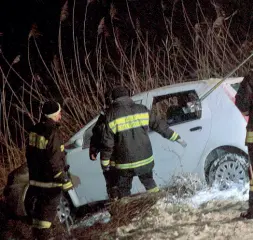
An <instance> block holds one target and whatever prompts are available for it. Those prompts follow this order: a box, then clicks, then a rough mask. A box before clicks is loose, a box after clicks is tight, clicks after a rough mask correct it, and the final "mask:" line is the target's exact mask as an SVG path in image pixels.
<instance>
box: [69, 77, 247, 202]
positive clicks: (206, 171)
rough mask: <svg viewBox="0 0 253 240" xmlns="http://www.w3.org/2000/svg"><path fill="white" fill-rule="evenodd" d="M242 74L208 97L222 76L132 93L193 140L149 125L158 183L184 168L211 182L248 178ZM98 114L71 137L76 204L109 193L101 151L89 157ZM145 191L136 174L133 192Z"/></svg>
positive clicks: (73, 195) (179, 172)
mask: <svg viewBox="0 0 253 240" xmlns="http://www.w3.org/2000/svg"><path fill="white" fill-rule="evenodd" d="M242 79H243V78H230V79H227V80H226V81H224V82H223V83H222V84H221V85H220V86H219V87H218V88H216V89H215V90H214V91H213V92H212V93H211V94H210V95H208V96H207V97H206V98H205V99H203V101H200V98H201V97H202V96H204V94H205V93H207V92H208V91H209V90H210V89H211V88H212V87H214V86H215V84H217V83H218V82H219V81H220V79H208V80H201V81H194V82H187V83H179V84H174V85H170V86H165V87H162V88H158V89H154V90H151V91H147V92H143V93H140V94H137V95H135V96H133V97H132V99H133V100H134V102H136V103H141V104H143V105H145V106H146V107H147V108H148V109H150V110H151V111H154V112H155V113H156V114H158V115H160V116H161V117H163V118H166V119H167V120H168V124H169V125H170V127H171V128H172V129H173V130H174V131H176V132H177V133H179V134H180V136H181V137H182V139H184V140H185V141H186V142H187V144H188V145H187V147H186V148H182V146H181V145H179V144H178V143H175V142H171V141H169V140H167V139H165V138H163V137H162V136H160V135H159V134H158V133H156V132H153V131H150V133H149V136H150V139H151V142H152V147H153V152H154V157H155V167H154V178H155V181H156V183H157V184H158V185H159V186H161V187H162V186H167V185H168V184H169V183H170V180H171V177H172V176H173V175H174V176H177V175H180V174H182V173H197V174H198V176H199V177H200V178H201V179H203V180H206V181H207V182H208V183H209V184H212V183H213V182H214V181H218V182H219V183H220V184H221V186H224V187H226V186H227V184H228V183H229V181H232V182H237V183H240V182H245V181H247V179H248V178H247V173H246V172H247V171H246V169H247V164H248V156H247V147H246V146H245V135H246V124H247V119H246V118H244V117H243V115H242V114H241V113H240V111H239V110H238V109H237V107H236V106H235V104H234V97H235V94H236V90H237V89H238V86H239V84H240V82H241V81H242ZM192 106H193V107H192ZM97 118H98V117H96V118H95V119H93V120H92V121H91V122H89V123H88V124H87V125H86V126H85V127H84V128H82V129H81V130H80V131H79V132H78V133H77V134H75V135H74V136H73V137H72V138H71V139H70V140H69V141H68V142H67V143H66V152H67V163H68V164H69V165H70V172H71V174H73V175H74V176H77V177H79V180H80V182H79V185H77V186H76V187H75V188H74V190H72V191H70V197H71V200H72V202H73V204H74V206H75V207H79V206H82V205H85V204H87V203H91V202H94V201H100V200H104V199H106V198H107V193H106V185H105V179H104V176H103V173H102V169H101V166H100V161H99V157H100V156H98V160H96V161H91V160H90V159H89V141H90V138H91V135H92V128H93V126H94V124H95V123H96V121H97ZM144 191H145V189H144V187H143V186H142V184H141V183H140V182H139V180H138V178H135V179H134V181H133V188H132V194H134V193H138V192H144Z"/></svg>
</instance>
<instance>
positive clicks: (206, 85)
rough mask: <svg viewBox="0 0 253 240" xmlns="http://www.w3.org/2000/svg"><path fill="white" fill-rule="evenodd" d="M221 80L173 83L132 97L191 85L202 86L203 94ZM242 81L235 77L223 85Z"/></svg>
mask: <svg viewBox="0 0 253 240" xmlns="http://www.w3.org/2000/svg"><path fill="white" fill-rule="evenodd" d="M221 80H222V78H209V79H204V80H196V81H189V82H183V83H175V84H171V85H166V86H163V87H159V88H155V89H152V90H149V91H145V92H141V93H137V94H135V95H134V96H133V97H140V96H142V95H145V94H147V93H151V94H152V93H156V92H158V91H163V90H166V89H171V88H176V87H177V88H178V87H181V86H182V87H183V86H192V85H200V84H201V85H204V86H203V88H201V91H200V93H205V91H208V90H209V89H210V88H212V87H214V86H215V85H216V84H217V83H218V82H220V81H221ZM242 80H243V77H235V78H227V79H225V80H224V82H223V84H226V83H227V84H234V83H240V82H241V81H242Z"/></svg>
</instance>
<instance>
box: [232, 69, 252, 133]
mask: <svg viewBox="0 0 253 240" xmlns="http://www.w3.org/2000/svg"><path fill="white" fill-rule="evenodd" d="M235 104H236V106H237V107H238V108H239V110H240V111H241V112H242V114H243V115H245V116H249V121H248V125H247V129H250V130H251V131H253V71H250V72H249V74H248V75H247V76H245V77H244V79H243V81H242V82H241V84H240V87H239V89H238V92H237V94H236V96H235Z"/></svg>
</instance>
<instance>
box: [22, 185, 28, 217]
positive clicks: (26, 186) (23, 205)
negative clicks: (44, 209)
mask: <svg viewBox="0 0 253 240" xmlns="http://www.w3.org/2000/svg"><path fill="white" fill-rule="evenodd" d="M28 188H29V184H26V185H25V188H24V190H23V193H22V210H23V212H24V213H25V215H27V212H26V209H25V197H26V193H27V190H28Z"/></svg>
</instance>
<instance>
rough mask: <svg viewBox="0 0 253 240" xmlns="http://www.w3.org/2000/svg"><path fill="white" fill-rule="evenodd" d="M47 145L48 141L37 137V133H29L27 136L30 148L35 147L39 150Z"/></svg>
mask: <svg viewBox="0 0 253 240" xmlns="http://www.w3.org/2000/svg"><path fill="white" fill-rule="evenodd" d="M47 144H48V140H47V139H46V138H45V137H43V136H40V135H38V134H37V133H34V132H31V133H30V134H29V145H30V146H32V147H36V148H39V149H46V146H47Z"/></svg>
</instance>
